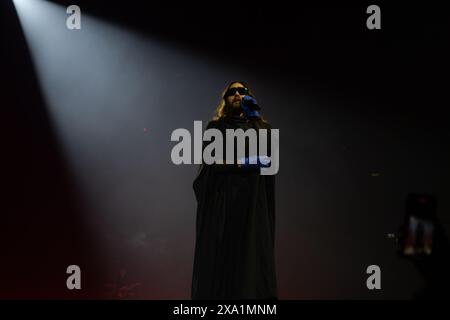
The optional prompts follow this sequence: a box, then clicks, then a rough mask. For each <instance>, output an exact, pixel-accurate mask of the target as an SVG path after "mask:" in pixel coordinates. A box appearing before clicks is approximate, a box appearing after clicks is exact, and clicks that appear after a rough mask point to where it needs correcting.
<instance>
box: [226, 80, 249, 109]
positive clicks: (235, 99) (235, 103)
mask: <svg viewBox="0 0 450 320" xmlns="http://www.w3.org/2000/svg"><path fill="white" fill-rule="evenodd" d="M232 88H245V87H244V86H243V85H242V84H241V83H233V84H232V85H231V86H230V87H229V89H232ZM244 96H245V95H244V94H242V95H241V94H240V93H239V92H238V91H235V93H234V95H231V96H228V97H226V98H225V102H226V103H227V105H229V106H231V107H232V108H233V109H239V108H240V107H241V101H242V98H243V97H244Z"/></svg>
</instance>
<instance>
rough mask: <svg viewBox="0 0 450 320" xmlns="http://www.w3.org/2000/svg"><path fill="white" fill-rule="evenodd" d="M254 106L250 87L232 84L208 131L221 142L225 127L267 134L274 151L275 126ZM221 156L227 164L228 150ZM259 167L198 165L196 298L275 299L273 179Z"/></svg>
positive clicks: (194, 293) (259, 162) (192, 289)
mask: <svg viewBox="0 0 450 320" xmlns="http://www.w3.org/2000/svg"><path fill="white" fill-rule="evenodd" d="M255 105H256V106H257V103H256V100H255V97H254V95H253V94H252V93H251V91H250V90H249V89H248V86H247V85H246V84H245V83H243V82H241V81H237V82H232V83H230V84H229V85H228V86H227V87H226V89H225V90H224V93H223V95H222V98H221V101H220V104H219V106H218V108H217V114H216V116H215V117H214V118H213V120H212V121H210V122H209V123H208V126H207V129H209V128H217V129H219V130H220V131H221V132H222V134H223V137H225V130H226V129H227V128H230V129H238V128H242V129H243V130H244V131H245V130H247V129H249V128H254V129H255V130H256V131H257V132H258V129H260V128H261V129H267V132H268V139H267V141H268V146H270V128H271V126H270V124H269V123H268V122H267V121H266V120H264V119H263V118H262V117H261V115H260V113H259V111H258V108H255V107H254V106H255ZM252 106H253V107H252ZM224 140H225V139H224ZM205 146H206V143H205V144H204V145H203V148H204V147H205ZM224 149H225V148H224ZM267 150H269V151H268V152H269V153H270V147H268V149H267ZM235 154H236V153H235ZM223 155H224V159H226V157H225V150H224V153H223ZM250 156H251V155H249V157H250ZM246 163H248V157H247V162H246ZM261 166H264V163H263V162H262V161H258V163H257V164H255V165H248V164H242V165H239V164H237V163H236V161H235V162H234V164H216V163H214V164H211V165H207V164H205V163H203V164H202V165H201V166H200V170H199V173H198V175H197V177H196V178H195V180H194V183H193V187H194V193H195V196H196V199H197V220H196V243H195V257H194V268H193V277H192V288H191V297H192V299H277V285H276V274H275V254H274V244H275V236H274V235H275V176H274V175H261V174H260V169H259V168H260V167H261Z"/></svg>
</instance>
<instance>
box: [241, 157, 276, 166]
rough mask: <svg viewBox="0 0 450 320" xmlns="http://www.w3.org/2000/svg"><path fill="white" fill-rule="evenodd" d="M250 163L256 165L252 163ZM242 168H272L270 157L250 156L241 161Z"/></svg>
mask: <svg viewBox="0 0 450 320" xmlns="http://www.w3.org/2000/svg"><path fill="white" fill-rule="evenodd" d="M250 161H252V162H255V161H256V163H250ZM240 162H241V164H240V166H241V167H242V168H250V167H256V168H268V167H270V158H269V157H268V156H250V157H245V158H241V159H240Z"/></svg>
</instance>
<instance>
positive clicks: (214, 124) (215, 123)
mask: <svg viewBox="0 0 450 320" xmlns="http://www.w3.org/2000/svg"><path fill="white" fill-rule="evenodd" d="M223 124H224V122H223V120H222V119H213V120H210V121H209V122H208V124H207V126H206V129H211V128H215V129H220V128H222V127H223Z"/></svg>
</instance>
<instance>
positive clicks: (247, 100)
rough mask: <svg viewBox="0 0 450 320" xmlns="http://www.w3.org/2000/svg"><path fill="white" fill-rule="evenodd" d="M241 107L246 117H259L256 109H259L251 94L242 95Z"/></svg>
mask: <svg viewBox="0 0 450 320" xmlns="http://www.w3.org/2000/svg"><path fill="white" fill-rule="evenodd" d="M241 108H242V110H244V112H245V115H246V116H247V118H248V119H261V115H260V114H259V112H258V110H261V108H260V107H259V105H258V103H257V102H256V99H255V98H253V97H252V96H244V97H243V98H242V101H241Z"/></svg>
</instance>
